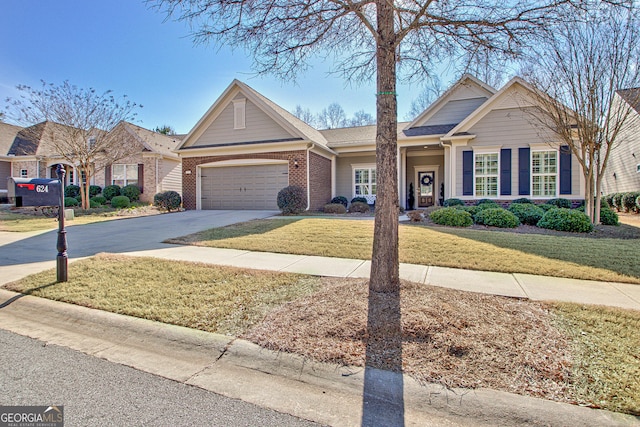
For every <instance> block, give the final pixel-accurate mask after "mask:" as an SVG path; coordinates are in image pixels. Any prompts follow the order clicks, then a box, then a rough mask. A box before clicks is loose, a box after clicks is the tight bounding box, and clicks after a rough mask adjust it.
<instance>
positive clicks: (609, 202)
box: [603, 193, 615, 208]
mask: <svg viewBox="0 0 640 427" xmlns="http://www.w3.org/2000/svg"><path fill="white" fill-rule="evenodd" d="M613 196H614V193H611V194H607V195H606V196H604V197H603V200H605V201H606V202H607V205H609V207H610V208H613V207H615V206H614V204H613Z"/></svg>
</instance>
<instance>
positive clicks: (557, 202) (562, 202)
mask: <svg viewBox="0 0 640 427" xmlns="http://www.w3.org/2000/svg"><path fill="white" fill-rule="evenodd" d="M547 204H548V205H553V206H556V207H558V208H565V209H571V207H572V206H571V200H568V199H563V198H558V199H551V200H548V201H547Z"/></svg>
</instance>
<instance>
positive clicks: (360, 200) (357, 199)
mask: <svg viewBox="0 0 640 427" xmlns="http://www.w3.org/2000/svg"><path fill="white" fill-rule="evenodd" d="M351 203H366V204H369V202H368V201H367V198H366V197H360V196H357V197H354V198H353V199H351Z"/></svg>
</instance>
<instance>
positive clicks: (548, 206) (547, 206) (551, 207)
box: [538, 203, 558, 212]
mask: <svg viewBox="0 0 640 427" xmlns="http://www.w3.org/2000/svg"><path fill="white" fill-rule="evenodd" d="M538 207H539V208H540V209H542V210H543V211H545V212H546V211H549V210H551V209H558V207H557V206H555V205H550V204H548V203H544V204H542V205H538Z"/></svg>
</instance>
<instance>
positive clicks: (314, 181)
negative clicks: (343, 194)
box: [309, 153, 331, 211]
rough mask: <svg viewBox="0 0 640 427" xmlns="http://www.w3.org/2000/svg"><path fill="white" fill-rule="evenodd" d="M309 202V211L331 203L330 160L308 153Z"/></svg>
mask: <svg viewBox="0 0 640 427" xmlns="http://www.w3.org/2000/svg"><path fill="white" fill-rule="evenodd" d="M309 181H310V182H311V183H310V188H311V190H310V191H311V200H310V204H309V210H313V211H317V210H320V209H322V208H323V207H324V205H326V204H327V203H329V202H330V201H331V160H330V159H327V158H325V157H322V156H320V155H318V154H316V153H309Z"/></svg>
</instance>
